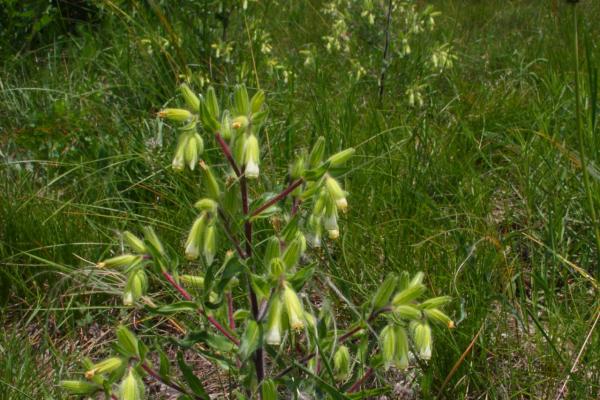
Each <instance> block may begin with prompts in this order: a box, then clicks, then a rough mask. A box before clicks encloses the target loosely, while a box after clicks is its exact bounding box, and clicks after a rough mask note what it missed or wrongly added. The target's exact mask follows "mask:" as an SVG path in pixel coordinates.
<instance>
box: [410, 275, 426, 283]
mask: <svg viewBox="0 0 600 400" xmlns="http://www.w3.org/2000/svg"><path fill="white" fill-rule="evenodd" d="M423 278H425V274H424V273H422V272H417V273H416V274H415V276H414V277H413V278H412V280H411V281H410V283H409V286H415V285H421V284H422V283H423Z"/></svg>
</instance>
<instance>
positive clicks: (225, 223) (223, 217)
mask: <svg viewBox="0 0 600 400" xmlns="http://www.w3.org/2000/svg"><path fill="white" fill-rule="evenodd" d="M218 213H219V217H221V220H222V221H223V230H224V231H225V235H227V238H228V239H229V241H230V242H231V243H232V244H233V247H235V251H237V253H238V254H239V256H240V257H241V258H246V253H244V250H242V248H241V246H240V242H239V241H238V240H237V238H236V237H235V236H234V235H233V232H231V223H230V222H229V218H227V215H225V213H224V212H223V210H222V209H221V208H219V209H218Z"/></svg>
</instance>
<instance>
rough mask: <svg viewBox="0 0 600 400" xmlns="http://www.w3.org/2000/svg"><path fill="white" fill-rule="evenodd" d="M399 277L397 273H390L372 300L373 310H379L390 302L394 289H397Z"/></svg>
mask: <svg viewBox="0 0 600 400" xmlns="http://www.w3.org/2000/svg"><path fill="white" fill-rule="evenodd" d="M397 281H398V279H397V278H396V276H395V275H393V274H392V275H389V276H388V277H387V278H386V279H385V280H384V281H383V283H382V284H381V286H379V289H377V292H376V293H375V295H374V296H373V301H372V302H371V304H372V307H373V310H374V311H377V310H379V309H380V308H382V307H385V306H386V305H388V303H389V302H390V297H391V296H392V294H393V293H394V289H396V283H397Z"/></svg>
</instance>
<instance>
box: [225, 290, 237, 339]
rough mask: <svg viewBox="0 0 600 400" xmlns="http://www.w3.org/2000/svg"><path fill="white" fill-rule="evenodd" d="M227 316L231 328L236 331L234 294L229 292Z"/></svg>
mask: <svg viewBox="0 0 600 400" xmlns="http://www.w3.org/2000/svg"><path fill="white" fill-rule="evenodd" d="M227 317H228V318H229V329H231V330H232V331H235V319H234V318H233V296H232V295H231V292H227Z"/></svg>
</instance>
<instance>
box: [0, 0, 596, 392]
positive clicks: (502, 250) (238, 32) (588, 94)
mask: <svg viewBox="0 0 600 400" xmlns="http://www.w3.org/2000/svg"><path fill="white" fill-rule="evenodd" d="M217 3H219V2H215V1H208V0H207V1H204V2H202V1H191V0H177V1H158V0H154V1H132V2H128V1H116V0H104V1H100V2H83V1H81V2H75V1H70V2H69V1H65V2H58V3H48V2H43V1H39V2H36V1H33V2H26V3H25V5H23V4H19V2H17V1H11V0H2V1H0V21H1V22H0V161H1V162H0V324H1V326H2V329H1V330H0V398H2V399H46V398H63V397H64V393H62V392H61V391H60V390H58V389H57V387H56V384H57V383H58V381H59V380H60V379H65V378H67V377H69V376H72V375H73V374H75V373H77V372H79V369H80V366H79V364H78V360H80V359H81V357H83V356H91V357H94V356H95V355H97V354H98V353H99V352H102V351H105V349H106V346H105V344H106V343H108V342H109V341H111V340H112V339H113V336H112V328H113V327H114V326H116V325H117V323H118V322H119V321H125V320H128V313H130V312H131V311H130V310H129V309H124V308H122V306H121V304H120V298H119V296H116V297H115V296H112V295H111V294H118V293H116V292H114V293H111V291H112V290H113V289H111V287H110V286H107V285H105V282H106V277H105V279H103V280H99V279H97V278H96V277H95V275H94V268H93V265H94V263H95V262H96V261H98V260H100V259H101V258H102V257H103V256H104V255H106V254H108V253H107V252H108V251H109V250H110V249H113V248H114V247H115V246H116V245H117V244H118V241H117V240H116V237H117V232H118V231H120V230H123V229H125V228H131V227H136V226H139V225H142V224H151V225H153V226H155V228H156V229H157V231H158V232H159V234H160V235H161V237H162V238H164V240H165V241H166V242H167V243H169V244H170V245H172V246H174V247H175V246H178V245H179V243H180V242H181V240H182V238H184V237H185V234H186V229H187V228H188V227H187V225H188V223H189V221H190V220H191V216H192V215H193V211H192V210H191V207H190V205H191V204H193V202H194V201H195V200H196V197H197V196H195V194H194V193H197V188H196V186H197V185H196V184H197V182H196V181H195V179H196V178H194V176H193V175H191V174H183V175H181V174H176V173H175V172H173V171H172V170H171V168H170V157H171V154H172V148H173V145H174V140H175V139H176V138H175V137H174V134H173V131H172V130H169V129H167V127H166V126H165V125H163V124H162V123H161V122H160V121H159V120H158V119H157V118H156V116H155V113H156V111H157V110H158V109H160V108H161V107H163V106H164V105H166V104H169V102H171V101H174V97H173V96H174V93H175V89H176V87H177V85H178V83H180V82H182V81H183V80H188V81H189V82H190V83H191V84H192V85H194V86H195V87H196V88H197V89H198V90H200V89H201V86H202V85H203V84H204V85H205V84H206V82H207V81H210V83H211V84H213V85H214V86H216V87H217V91H218V92H219V90H220V89H221V88H231V87H232V86H233V85H234V84H236V83H240V82H245V83H246V84H247V85H248V86H249V87H251V88H257V87H260V88H262V89H264V90H265V91H266V93H267V102H268V104H269V108H270V122H269V124H268V126H267V127H266V132H265V133H266V134H267V135H268V141H269V148H268V149H266V151H264V154H265V157H264V161H263V165H264V166H265V168H273V169H276V170H279V171H281V173H282V174H283V173H285V168H286V165H287V162H288V161H289V159H290V158H291V156H292V155H293V149H295V148H297V147H298V146H306V145H309V144H310V143H311V142H312V141H314V139H315V138H316V137H318V136H319V135H323V136H325V138H326V139H327V146H328V149H329V151H330V152H333V151H337V150H340V149H342V148H345V147H349V146H355V147H356V148H357V156H356V157H355V159H354V161H353V165H352V169H353V170H352V173H351V174H349V176H348V178H347V179H346V185H347V189H348V190H349V191H350V193H351V196H350V197H349V203H350V212H349V214H348V215H347V217H346V221H345V222H344V223H343V224H342V235H341V238H340V240H339V241H338V242H337V243H336V244H335V245H334V246H333V247H332V249H331V252H330V253H328V254H327V259H326V263H327V271H326V273H328V274H330V275H331V277H332V278H333V279H334V280H335V281H336V283H338V284H339V285H340V286H341V287H343V289H344V290H345V291H346V293H349V294H350V295H351V296H353V297H354V298H356V299H361V298H363V297H364V295H365V294H366V293H367V292H368V291H369V290H370V289H372V288H374V287H376V286H377V285H378V283H380V282H381V281H382V279H383V277H385V275H386V274H387V273H389V272H390V271H402V270H408V271H410V272H415V271H424V272H425V273H426V282H427V286H428V287H429V288H430V293H434V294H448V295H451V296H452V297H453V298H454V301H453V303H452V304H451V306H450V307H449V308H448V311H449V313H450V315H451V316H452V317H453V318H454V320H455V321H456V325H457V326H456V329H454V330H452V331H445V330H438V331H436V336H435V337H436V342H435V346H434V355H433V358H432V360H431V362H429V363H428V364H427V365H424V364H422V365H420V366H419V373H418V374H416V380H415V382H414V386H415V388H416V389H415V390H417V391H418V392H419V396H420V397H421V398H438V397H439V398H448V399H456V398H469V399H479V398H491V399H495V398H505V399H508V398H518V399H521V398H522V399H530V398H536V399H537V398H556V396H557V394H558V392H559V389H560V387H561V386H562V385H563V384H564V383H565V382H566V381H567V380H568V382H567V386H566V391H565V398H573V399H593V398H600V397H599V396H600V334H599V333H598V332H600V328H598V327H597V326H596V322H597V321H598V316H599V315H600V314H599V310H600V308H599V307H600V297H599V296H598V283H597V278H598V276H599V275H600V264H599V262H598V254H599V252H600V249H599V248H598V247H597V237H596V235H595V227H597V220H596V217H595V216H594V215H595V213H596V212H595V211H594V210H595V209H597V208H598V207H599V206H600V192H599V191H598V188H599V187H600V182H598V180H600V171H599V170H598V167H597V165H598V163H599V162H600V151H599V150H600V140H599V139H598V138H597V137H598V134H599V130H598V128H597V122H596V109H597V107H598V98H597V94H598V85H597V76H598V75H597V74H598V72H597V71H598V66H599V65H600V47H599V46H600V45H599V43H600V24H598V20H599V18H600V2H598V1H594V0H582V1H581V2H580V4H579V5H578V6H577V7H578V9H579V13H580V45H581V46H580V51H581V60H580V61H581V65H580V70H579V71H578V73H579V74H580V76H581V81H582V87H581V88H580V89H581V93H580V94H581V100H582V110H581V120H582V126H583V128H582V129H583V130H582V135H581V138H582V139H583V143H580V140H579V139H580V137H579V136H578V133H577V129H576V121H577V118H576V113H575V92H574V77H575V73H576V71H575V67H574V66H575V60H574V56H573V19H572V6H570V5H567V4H566V3H565V2H563V1H550V0H547V1H546V0H544V1H542V0H512V1H508V0H482V1H477V0H432V1H416V4H417V6H418V7H426V6H427V5H432V6H434V7H435V9H436V10H438V11H441V16H439V17H438V18H437V19H436V23H437V28H436V29H435V30H434V31H432V32H430V33H427V34H425V35H422V36H420V39H419V42H418V43H417V45H416V46H414V48H413V52H412V55H411V57H409V58H407V59H406V60H403V61H398V62H395V63H392V64H391V66H390V68H389V69H388V71H387V72H386V78H385V87H384V91H383V95H382V96H381V97H380V96H379V85H378V81H377V78H376V76H378V71H366V74H365V76H364V77H362V78H360V79H353V78H352V77H351V69H350V67H349V65H350V64H349V63H348V60H347V59H345V58H344V57H343V56H340V55H339V54H335V53H330V52H328V51H327V50H326V49H325V47H324V43H323V40H322V37H323V36H324V35H326V34H327V32H329V30H330V28H331V27H330V26H329V24H328V23H327V19H326V18H324V17H323V13H322V11H321V7H322V5H323V3H324V2H321V1H317V0H299V1H293V2H286V1H278V2H277V1H260V2H253V1H250V2H249V3H248V8H247V10H246V11H243V10H242V8H241V6H237V8H236V11H235V12H233V13H231V15H229V17H228V18H226V17H224V14H219V13H218V4H217ZM226 3H227V2H226ZM232 3H233V2H229V6H231V7H233V5H232ZM239 3H241V2H239ZM52 4H59V6H52ZM60 5H62V6H60ZM215 10H217V11H215ZM392 23H401V21H392ZM379 28H380V29H381V30H383V29H384V26H383V25H381V26H380V27H379ZM375 29H376V28H375ZM264 33H266V34H267V36H266V37H265V36H264ZM223 38H225V39H226V40H227V41H231V42H233V43H234V46H233V48H232V49H231V58H230V59H229V60H227V59H226V57H225V56H223V55H222V54H220V55H219V57H217V56H216V52H217V49H216V48H215V46H212V45H213V44H215V43H220V40H222V39H223ZM392 40H394V39H393V38H392ZM265 42H267V43H268V44H269V46H270V48H269V49H264V48H262V46H263V45H264V43H265ZM446 42H447V43H450V44H451V46H452V51H453V54H454V55H455V56H456V59H455V60H454V62H453V64H454V65H453V67H452V68H449V69H446V70H444V71H443V73H439V74H433V75H431V76H429V77H428V82H429V84H428V86H427V87H426V88H425V89H424V93H423V98H424V104H423V106H422V107H418V106H416V107H415V106H410V104H409V101H408V99H407V95H406V90H407V88H408V87H410V85H411V83H412V82H414V81H417V80H419V79H422V75H423V73H424V72H423V67H422V66H423V65H424V63H425V62H427V60H426V57H428V53H427V52H426V51H424V50H423V51H421V49H426V48H428V46H430V45H432V44H435V43H446ZM369 46H370V47H368V46H367V47H365V48H364V49H363V50H364V51H363V52H361V54H357V55H356V57H359V58H360V57H362V56H363V55H364V54H369V53H370V54H375V55H376V57H380V54H381V53H382V51H383V46H384V43H382V42H380V41H377V42H372V43H370V44H369ZM221 50H224V51H225V52H227V51H229V50H228V49H221ZM267 50H268V51H267ZM306 50H310V55H311V56H312V60H311V61H310V62H309V63H307V62H306V61H307V60H306V58H307V54H309V53H307V52H306ZM273 60H275V61H273ZM209 147H211V146H209ZM581 148H583V149H584V151H585V155H584V157H582V155H581V151H580V150H581ZM210 151H211V149H209V153H210ZM583 168H586V169H587V172H588V178H589V185H588V186H589V187H588V188H587V189H586V185H585V182H584V174H583ZM590 203H591V204H593V207H590ZM111 279H114V280H115V281H116V282H118V281H119V279H121V280H122V278H120V277H119V276H118V275H116V276H114V277H111Z"/></svg>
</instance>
